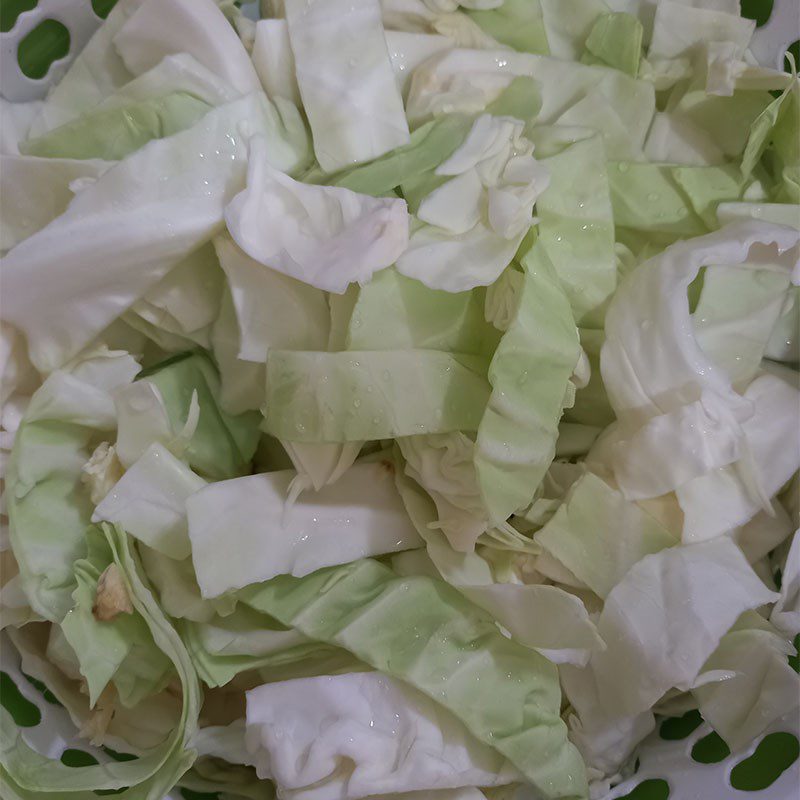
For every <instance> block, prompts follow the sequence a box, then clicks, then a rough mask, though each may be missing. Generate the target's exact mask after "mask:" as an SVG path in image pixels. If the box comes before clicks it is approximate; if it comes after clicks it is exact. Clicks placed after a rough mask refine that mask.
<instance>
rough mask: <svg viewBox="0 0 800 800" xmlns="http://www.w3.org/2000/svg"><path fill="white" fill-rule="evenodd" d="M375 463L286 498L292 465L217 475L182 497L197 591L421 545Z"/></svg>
mask: <svg viewBox="0 0 800 800" xmlns="http://www.w3.org/2000/svg"><path fill="white" fill-rule="evenodd" d="M392 471H393V470H392V469H391V468H389V467H387V466H386V465H385V464H383V463H381V462H376V463H366V464H359V465H354V466H352V467H351V468H350V469H348V470H347V471H346V472H345V473H344V475H343V476H342V477H341V478H339V480H338V481H336V482H335V483H333V484H331V485H328V486H325V487H323V488H322V489H320V491H318V492H306V493H303V494H302V495H301V496H300V497H299V498H297V500H295V502H294V503H291V504H289V503H287V494H288V491H289V485H290V483H291V481H292V480H293V479H294V477H295V473H294V471H292V470H285V471H280V472H267V473H261V474H258V475H250V476H248V477H245V478H236V479H234V480H231V481H220V482H217V483H213V484H211V485H209V486H207V487H206V488H205V489H203V490H201V491H199V492H197V493H196V494H194V495H192V496H191V497H189V498H188V500H187V501H186V508H187V513H188V518H189V538H190V540H191V544H192V560H193V562H194V566H195V571H196V572H197V581H198V583H199V585H200V589H201V592H202V594H203V597H217V596H218V595H220V594H222V593H223V592H226V591H228V590H229V589H239V588H241V587H243V586H247V585H248V584H251V583H259V582H261V581H266V580H269V579H270V578H273V577H274V576H276V575H280V574H291V575H297V576H302V575H307V574H308V573H310V572H313V571H315V570H318V569H320V568H321V567H327V566H331V565H333V564H343V563H346V562H348V561H354V560H356V559H359V558H365V557H367V556H372V555H381V554H383V553H392V552H396V551H398V550H407V549H410V548H414V547H419V546H421V544H422V542H421V541H420V539H419V537H418V535H417V532H416V530H415V528H414V527H413V526H412V525H411V522H410V521H409V519H408V516H407V515H406V513H405V509H404V508H403V504H402V502H401V500H400V497H399V496H398V494H397V490H396V489H395V487H394V479H393V477H392Z"/></svg>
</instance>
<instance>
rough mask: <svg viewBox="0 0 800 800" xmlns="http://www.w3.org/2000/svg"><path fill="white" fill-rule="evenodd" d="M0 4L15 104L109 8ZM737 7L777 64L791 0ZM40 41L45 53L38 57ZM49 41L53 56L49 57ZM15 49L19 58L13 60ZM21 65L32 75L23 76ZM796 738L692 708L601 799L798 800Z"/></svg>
mask: <svg viewBox="0 0 800 800" xmlns="http://www.w3.org/2000/svg"><path fill="white" fill-rule="evenodd" d="M0 2H2V3H3V4H4V5H5V4H7V5H6V8H5V9H4V11H3V13H4V16H5V18H6V19H8V16H7V15H8V13H9V9H10V8H11V7H12V6H13V7H14V8H20V7H23V6H31V7H30V8H29V9H28V10H26V11H23V12H22V13H20V14H19V15H18V16H17V18H16V21H15V23H14V24H13V26H10V30H8V31H6V32H0V94H2V96H3V97H5V98H6V99H7V100H12V101H15V102H20V101H26V100H35V99H37V98H40V97H43V96H44V95H45V94H46V92H47V89H48V87H49V86H51V85H52V84H53V83H55V82H57V81H58V79H59V78H60V77H61V76H62V75H63V74H64V72H65V70H66V69H67V67H68V66H69V63H70V61H71V60H72V59H73V58H74V57H75V55H76V54H77V53H78V52H80V49H81V48H82V47H83V46H84V44H85V43H86V42H87V41H88V39H89V38H90V37H91V35H92V33H93V32H94V31H95V30H96V28H97V27H98V26H99V25H100V23H101V22H102V19H101V17H100V16H99V15H98V13H96V12H95V10H94V9H95V8H97V9H98V10H99V11H102V10H104V9H105V10H107V9H108V7H109V6H110V5H111V3H110V2H109V1H108V0H106V2H98V0H95V2H90V0H38V3H36V0H27V2H26V0H0ZM742 5H743V6H744V9H745V12H746V13H755V12H756V11H760V12H761V17H760V18H761V19H763V18H764V17H766V16H767V13H766V12H767V9H769V8H770V7H771V14H770V15H769V17H768V19H767V21H766V23H764V24H762V25H761V27H759V28H758V29H757V31H756V34H755V36H754V38H753V42H752V46H751V50H752V52H753V54H754V55H755V57H756V58H757V59H758V60H759V61H760V62H761V63H762V64H764V65H766V66H780V65H782V63H783V58H784V53H785V51H786V49H787V48H788V47H789V46H790V45H792V44H793V43H794V42H796V41H797V40H798V39H800V0H774V3H773V0H750V1H749V2H748V1H747V0H744V2H743V3H742ZM245 10H246V11H247V12H248V13H249V12H252V13H253V14H254V15H255V14H256V13H257V5H256V4H254V3H252V2H250V3H247V4H245ZM48 20H54V21H55V22H57V23H60V25H61V26H63V29H62V28H60V27H58V26H53V25H52V24H51V25H50V26H49V31H46V32H45V33H42V30H43V29H42V28H41V26H42V23H43V22H45V21H48ZM4 25H5V26H7V27H8V26H9V24H8V23H5V22H4ZM37 31H38V33H37ZM65 32H66V33H65ZM48 36H49V39H48ZM37 37H38V41H37ZM26 40H27V44H23V43H25V42H26ZM48 42H49V43H50V45H51V47H50V49H51V52H47V51H48ZM54 42H55V43H56V44H58V46H59V47H60V50H59V49H58V48H55V50H54V52H53V47H52V45H53V43H54ZM21 46H22V48H23V51H24V52H25V53H26V55H25V58H22V59H21V58H20V48H21ZM54 55H55V56H56V57H55V58H54ZM48 59H49V60H48ZM21 61H22V62H23V63H22V64H21V63H20V62H21ZM26 69H27V71H28V73H30V72H32V71H33V72H34V73H35V75H34V76H33V77H32V76H31V75H30V74H26V72H25V70H26ZM36 75H38V77H37V76H36ZM0 672H2V673H3V676H2V677H3V682H4V686H5V691H4V695H5V696H4V697H0V700H2V702H3V704H4V705H7V703H10V702H19V703H23V704H25V703H27V705H26V706H25V708H26V709H27V713H28V717H27V718H28V720H29V723H30V724H28V725H27V726H26V727H25V735H26V739H27V740H28V741H29V743H30V744H31V746H33V747H34V748H35V749H37V750H39V751H40V752H42V753H45V754H47V755H48V756H49V757H51V758H59V757H61V758H62V761H64V762H65V763H67V762H68V761H70V762H74V763H75V764H76V765H78V764H80V763H81V762H82V763H86V760H87V759H92V760H96V761H99V762H103V761H107V760H108V759H109V756H108V755H107V753H105V752H103V751H101V750H99V749H97V748H94V747H92V746H90V745H88V744H87V742H86V740H85V739H79V738H78V737H77V735H76V731H75V729H74V727H73V725H72V723H71V721H70V718H69V716H68V714H67V713H66V711H65V710H64V709H63V708H61V707H59V706H58V705H56V704H53V703H52V702H51V701H50V700H48V699H47V694H46V693H44V692H43V689H42V687H41V686H39V687H37V686H36V685H34V683H32V682H31V681H30V679H28V678H26V676H25V675H24V674H23V673H22V672H21V671H20V662H19V656H18V655H17V653H16V651H15V650H14V648H13V646H12V645H11V644H10V642H9V640H8V639H7V638H6V637H5V636H4V637H2V641H0ZM12 685H13V686H12ZM13 687H16V692H15V691H14V688H13ZM799 732H800V720H799V719H798V715H797V713H796V712H795V713H792V714H790V715H787V716H786V717H784V718H783V719H781V720H779V721H778V722H776V723H774V724H773V725H772V726H771V727H770V728H769V729H768V730H767V732H766V733H765V734H764V735H763V736H761V737H759V739H758V740H757V741H755V742H752V743H751V745H750V746H749V747H748V748H746V749H745V750H743V751H741V752H739V753H733V754H730V753H727V752H726V751H727V748H726V747H725V746H724V744H723V743H722V740H721V739H719V737H717V736H716V734H713V733H712V731H711V729H710V727H709V726H708V725H707V724H706V723H704V722H702V720H701V719H700V718H699V715H697V713H696V712H690V713H689V714H687V715H684V717H682V718H680V719H665V720H662V721H661V722H660V724H659V727H658V729H657V730H656V732H655V733H654V734H653V735H652V736H651V737H650V738H649V739H648V740H646V741H645V742H644V744H643V745H642V747H641V748H640V752H639V754H638V760H637V768H636V771H635V773H634V774H633V775H632V776H631V777H629V778H628V779H627V780H625V781H624V782H622V783H620V784H619V785H617V786H616V787H614V789H612V790H611V792H610V793H609V794H608V795H607V796H606V798H604V800H616V799H618V798H625V797H627V798H629V799H630V800H667V799H668V798H669V800H796V799H797V798H798V797H800V760H799V759H798V750H800V745H798V733H799ZM76 754H77V755H76ZM67 756H68V757H67ZM737 786H738V787H739V788H736V787H737ZM189 796H190V795H183V796H182V795H181V794H180V793H179V792H175V793H174V794H173V795H171V796H170V797H171V798H174V800H182V798H186V797H189Z"/></svg>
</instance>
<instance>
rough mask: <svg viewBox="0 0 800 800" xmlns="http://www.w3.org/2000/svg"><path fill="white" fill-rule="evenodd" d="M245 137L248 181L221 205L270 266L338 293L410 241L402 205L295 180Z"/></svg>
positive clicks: (235, 231) (240, 236)
mask: <svg viewBox="0 0 800 800" xmlns="http://www.w3.org/2000/svg"><path fill="white" fill-rule="evenodd" d="M270 151H271V146H270V143H269V141H267V140H264V139H262V138H260V137H256V138H254V139H253V140H251V143H250V162H249V165H248V170H247V187H246V188H245V189H244V190H243V191H242V192H241V193H239V194H238V195H236V197H234V198H233V199H232V200H231V201H230V203H229V204H228V206H227V208H226V209H225V222H226V223H227V226H228V230H229V231H230V234H231V236H232V237H233V240H234V241H235V242H236V244H238V245H239V247H241V249H242V250H243V251H244V252H245V253H247V254H248V255H249V256H251V257H252V258H254V259H255V260H256V261H258V262H260V263H261V264H263V265H264V266H266V267H268V268H269V269H273V270H276V271H277V272H281V273H283V274H284V275H288V276H289V277H292V278H295V279H297V280H300V281H303V282H304V283H307V284H310V285H311V286H315V287H317V288H318V289H324V290H326V291H331V292H336V293H339V294H341V293H342V292H344V291H345V290H346V289H347V286H348V285H349V284H350V283H356V282H357V283H365V282H366V281H368V280H369V279H370V277H371V276H372V274H373V272H375V271H377V270H380V269H384V268H385V267H388V266H391V265H392V264H393V263H394V262H395V261H396V260H397V258H398V257H399V256H400V255H401V253H403V251H404V250H405V249H406V245H407V243H408V213H407V210H406V203H405V201H404V200H401V199H399V198H376V197H370V196H369V195H363V194H357V193H356V192H352V191H350V190H349V189H344V188H341V187H336V186H312V185H310V184H305V183H301V182H299V181H295V180H293V179H292V178H290V177H289V176H288V175H285V174H284V173H283V172H281V171H279V170H278V169H275V168H274V167H273V166H272V164H271V161H272V157H271V155H270Z"/></svg>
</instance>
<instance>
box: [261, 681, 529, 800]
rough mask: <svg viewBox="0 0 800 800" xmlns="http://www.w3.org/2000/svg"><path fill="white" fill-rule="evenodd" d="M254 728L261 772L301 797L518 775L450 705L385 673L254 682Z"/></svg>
mask: <svg viewBox="0 0 800 800" xmlns="http://www.w3.org/2000/svg"><path fill="white" fill-rule="evenodd" d="M245 736H246V742H247V749H248V753H249V756H250V758H252V759H253V760H254V761H255V765H256V770H257V772H258V774H259V776H260V777H262V778H271V779H272V780H274V781H275V783H276V784H277V786H278V791H279V792H280V793H281V795H282V796H283V797H285V798H287V799H288V798H292V800H303V798H307V799H308V800H310V798H315V799H316V800H359V798H364V797H371V796H372V795H375V794H383V793H387V792H395V791H401V790H403V791H413V790H416V791H422V790H429V791H430V790H435V789H445V788H448V789H449V788H456V787H459V786H473V785H475V784H479V785H481V786H495V785H502V784H504V783H511V782H513V781H514V780H516V779H518V777H519V773H518V772H517V770H516V769H514V767H512V766H511V765H510V764H509V762H508V761H507V760H506V759H504V758H503V757H502V756H501V755H500V754H499V753H498V752H497V751H495V750H493V749H492V748H491V747H487V746H486V745H485V744H482V743H480V742H478V741H477V740H476V739H475V738H474V737H473V736H472V734H471V733H470V732H469V731H468V729H467V728H466V726H465V725H464V723H463V722H461V721H460V720H459V719H457V718H456V717H455V716H453V715H452V714H451V713H450V712H449V711H447V710H445V709H442V708H437V706H436V704H435V703H434V702H433V701H432V700H430V699H429V698H427V697H426V696H425V695H424V694H422V693H421V692H419V691H418V690H417V689H414V688H412V687H409V686H406V685H404V684H403V683H401V682H400V681H397V680H395V679H393V678H390V677H388V676H386V675H381V674H380V673H378V672H357V673H350V674H345V675H336V676H322V677H319V678H301V679H298V680H293V681H283V682H281V683H271V684H270V683H268V684H265V685H263V686H258V687H256V688H255V689H251V690H250V691H248V692H247V732H246V734H245ZM344 764H347V769H346V770H344V769H342V767H343V765H344Z"/></svg>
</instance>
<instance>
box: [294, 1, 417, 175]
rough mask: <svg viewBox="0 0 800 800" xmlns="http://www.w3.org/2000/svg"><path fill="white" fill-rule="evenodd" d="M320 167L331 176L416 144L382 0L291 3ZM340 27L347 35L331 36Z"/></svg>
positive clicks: (296, 58)
mask: <svg viewBox="0 0 800 800" xmlns="http://www.w3.org/2000/svg"><path fill="white" fill-rule="evenodd" d="M284 5H285V9H286V22H287V23H288V27H289V40H290V41H291V45H292V52H293V54H294V62H295V73H296V76H297V84H298V86H299V89H300V96H301V97H302V98H303V106H304V108H305V110H306V114H307V115H308V119H309V123H310V125H311V131H312V134H313V137H314V152H315V153H316V156H317V161H318V162H319V164H320V166H321V167H322V168H323V169H324V170H325V171H326V172H335V171H336V170H338V169H342V168H344V167H349V166H352V165H353V164H356V163H359V162H362V161H370V160H372V159H373V158H377V157H378V156H381V155H383V154H384V153H387V152H389V151H390V150H393V149H394V148H395V147H400V146H402V145H404V144H408V142H409V132H408V123H407V122H406V116H405V113H404V111H403V100H402V97H401V96H400V90H399V89H398V87H397V83H396V82H395V78H394V72H393V70H392V63H391V60H390V59H389V50H388V48H387V46H386V39H385V37H384V33H383V24H382V22H381V8H380V3H379V2H378V0H328V2H325V3H314V2H313V0H285V4H284ZM332 23H334V24H335V25H336V26H337V30H338V31H339V33H340V35H339V36H337V37H336V38H335V39H333V38H331V36H330V26H331V24H332Z"/></svg>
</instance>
